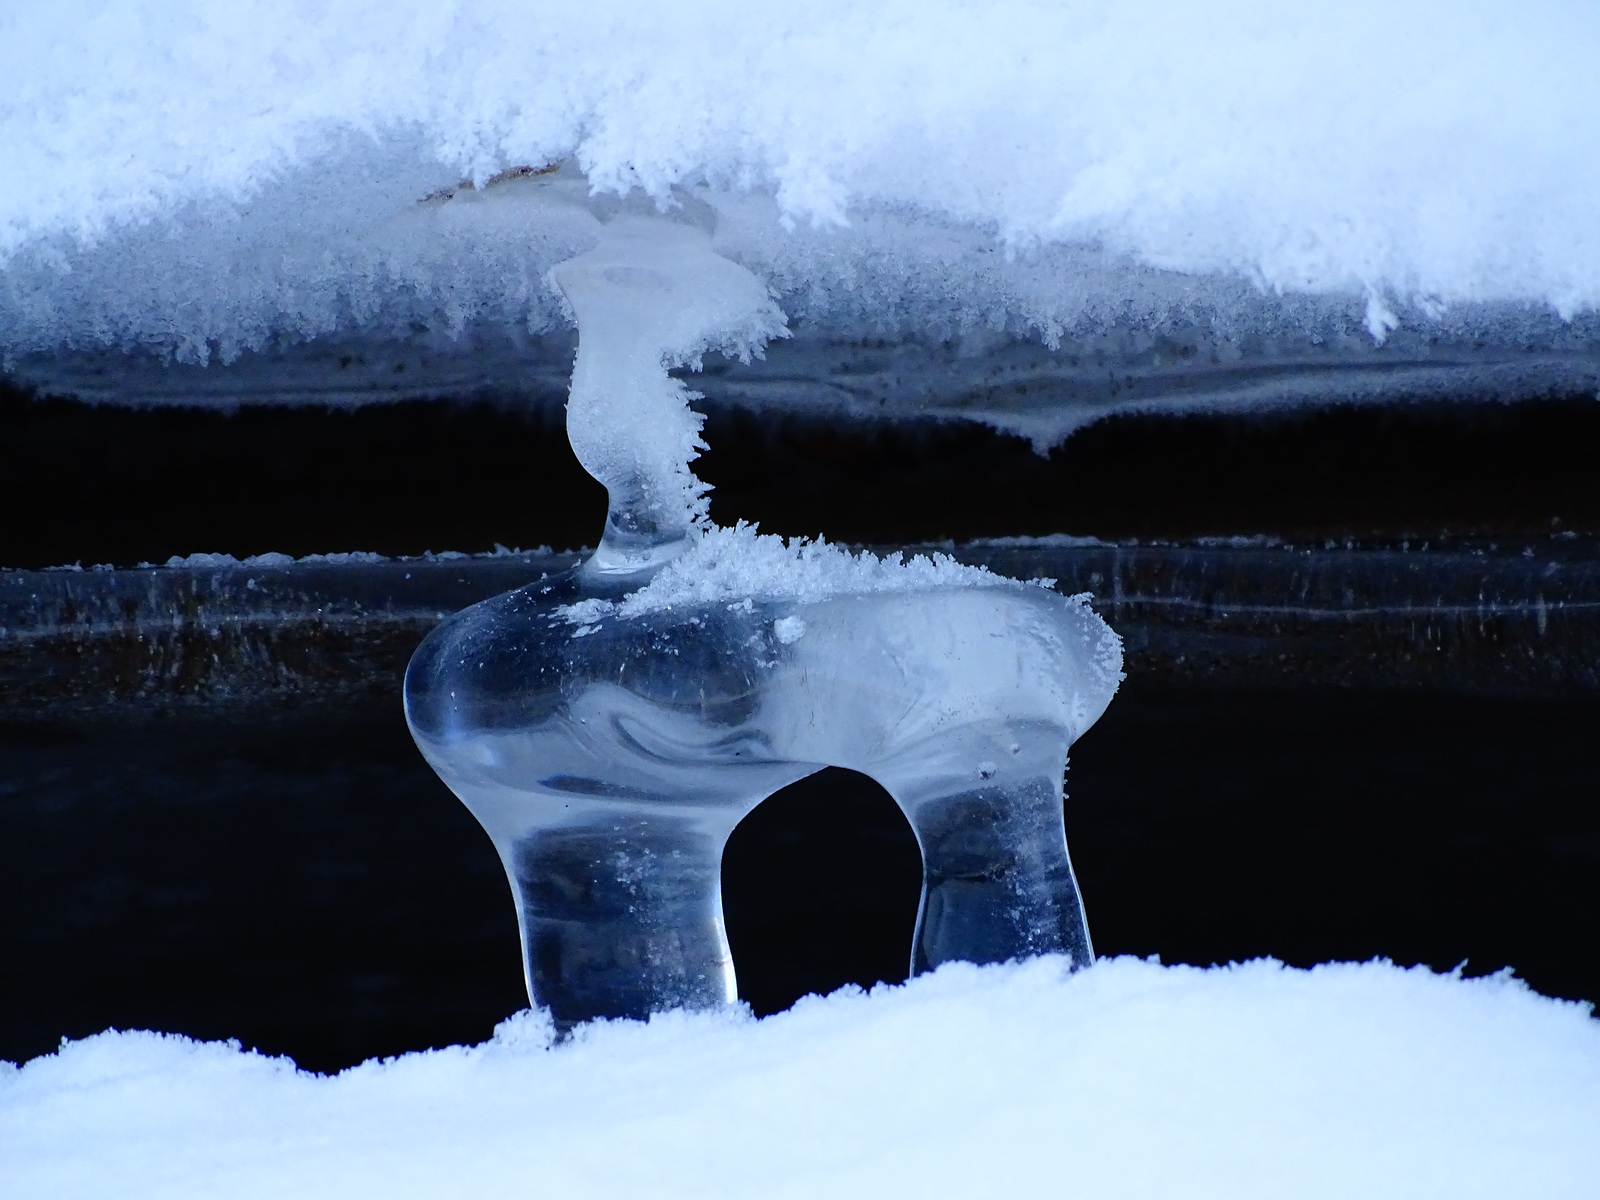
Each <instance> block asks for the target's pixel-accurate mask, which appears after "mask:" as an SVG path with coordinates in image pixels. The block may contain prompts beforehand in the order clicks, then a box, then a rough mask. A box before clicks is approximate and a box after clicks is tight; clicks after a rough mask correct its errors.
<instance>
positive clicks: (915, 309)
mask: <svg viewBox="0 0 1600 1200" xmlns="http://www.w3.org/2000/svg"><path fill="white" fill-rule="evenodd" d="M1597 56H1600V9H1596V8H1595V6H1593V5H1587V4H1580V3H1571V2H1568V3H1561V2H1558V0H1530V2H1529V3H1526V4H1520V5H1515V6H1509V5H1504V4H1491V3H1487V2H1478V3H1472V2H1467V3H1460V2H1453V3H1446V2H1445V0H1406V2H1401V3H1393V2H1383V0H1350V2H1349V3H1346V4H1341V5H1331V6H1330V5H1321V6H1305V5H1300V6H1297V5H1284V4H1282V3H1281V0H1218V2H1215V3H1210V4H1194V3H1186V2H1184V0H1119V2H1117V3H1107V2H1105V0H1075V2H1074V0H1048V2H1045V0H1031V2H1030V0H990V2H987V3H965V2H962V0H882V2H876V3H871V4H868V3H861V2H854V0H797V2H796V3H791V4H786V5H782V6H772V5H766V4H761V5H757V4H752V3H748V2H747V0H681V2H677V3H672V4H661V5H641V4H639V3H637V0H581V2H580V0H565V2H561V0H550V2H547V3H540V4H526V3H517V2H514V0H459V2H457V3H453V4H437V3H431V2H424V0H402V2H399V3H382V4H379V3H373V2H372V0H328V2H326V3H318V4H311V3H302V4H284V3H281V2H269V0H237V2H235V3H230V4H228V5H223V6H218V5H215V4H206V3H201V2H200V0H62V2H60V3H54V4H49V5H12V6H10V9H9V11H8V12H7V13H6V14H5V15H4V16H0V78H4V79H5V80H6V81H7V82H6V88H5V94H4V95H3V96H0V161H3V162H4V163H5V164H6V169H5V171H4V173H3V174H0V357H3V358H4V359H6V360H7V361H9V362H11V363H13V365H14V364H15V363H16V362H18V361H20V359H21V358H25V357H27V356H28V355H34V354H40V353H46V352H55V351H57V350H59V349H61V348H62V347H67V348H73V349H76V350H80V351H84V350H93V349H94V348H96V347H123V348H136V349H144V350H148V351H151V352H153V353H156V354H158V355H170V356H174V357H176V359H178V360H180V361H186V362H201V361H206V360H208V359H214V358H220V359H222V360H224V361H226V360H230V359H232V358H234V357H235V356H237V355H239V354H241V353H242V352H245V351H248V350H251V349H260V348H270V347H273V346H276V345H280V344H282V343H285V342H294V341H297V340H303V339H308V338H325V337H329V336H334V335H338V336H349V335H351V333H352V331H356V332H359V333H362V334H363V335H370V336H373V337H388V336H394V337H411V336H413V335H414V334H415V332H416V331H417V330H419V329H421V330H425V331H426V332H427V334H428V336H430V337H432V338H434V339H435V342H434V343H430V344H435V343H436V344H437V347H439V348H440V349H439V352H440V353H447V352H448V345H449V343H450V340H451V339H453V338H462V339H466V340H468V341H470V337H469V335H470V334H471V333H472V331H474V330H477V329H480V328H494V329H500V330H512V331H513V332H515V331H521V335H525V334H526V333H527V332H528V331H533V332H535V333H538V332H540V331H545V330H551V329H559V328H560V327H562V326H563V325H564V316H563V314H562V312H561V309H560V305H559V300H558V298H557V296H556V295H555V293H554V291H553V290H552V289H551V288H550V287H549V286H548V284H547V282H546V280H545V272H546V271H547V270H548V269H549V268H550V267H551V266H552V265H554V264H555V263H556V262H559V261H561V260H562V259H565V258H568V257H570V256H572V255H573V254H576V253H579V252H582V251H584V250H585V249H587V248H588V247H589V246H591V245H592V244H593V242H594V239H595V236H596V230H597V228H598V225H597V220H598V219H600V218H603V217H604V216H605V215H606V212H605V211H603V210H602V209H601V208H596V207H595V205H594V204H592V203H590V204H588V205H587V206H585V205H583V204H579V205H576V206H574V205H572V204H568V203H561V204H557V203H553V202H551V196H553V195H555V194H557V193H559V192H560V191H561V189H562V188H564V187H569V185H572V184H574V183H576V185H577V186H578V188H579V190H580V191H587V190H588V189H591V188H592V189H594V190H595V191H596V192H598V193H600V194H602V196H606V195H623V194H631V195H633V196H635V197H636V198H637V197H653V198H654V199H656V200H658V201H660V202H662V203H672V202H673V197H674V196H676V197H677V200H678V201H679V202H687V203H691V204H699V203H703V204H705V205H706V206H708V207H709V209H710V210H711V211H712V213H713V214H714V216H715V221H716V229H717V233H716V248H717V249H718V250H719V251H720V252H722V253H724V254H726V255H728V256H729V257H731V258H733V259H734V260H735V261H737V262H739V263H741V264H742V265H744V266H746V267H748V268H749V269H751V270H753V271H755V272H756V273H757V274H758V275H760V276H761V277H762V278H764V279H766V280H767V281H768V282H770V283H771V284H773V285H774V287H776V288H777V289H778V291H779V293H780V300H781V302H782V304H783V306H784V309H785V311H786V312H787V313H788V314H789V315H790V317H791V318H793V319H795V320H796V321H797V322H798V323H799V324H800V325H802V326H805V327H806V328H807V329H810V330H813V331H815V330H817V329H832V330H837V331H844V332H848V333H853V334H854V333H861V332H862V331H873V330H877V331H883V330H913V331H916V332H919V333H923V334H927V335H930V336H935V337H947V336H955V335H960V334H963V333H967V334H971V333H973V332H974V331H990V330H1001V331H1005V332H1007V333H1011V334H1025V335H1028V336H1034V337H1040V338H1043V339H1044V340H1045V341H1047V342H1050V343H1052V344H1054V343H1056V342H1058V341H1062V342H1066V343H1072V344H1073V345H1075V346H1079V347H1080V348H1084V353H1088V354H1091V355H1092V354H1093V353H1095V352H1096V346H1097V345H1098V346H1099V351H1100V352H1104V351H1106V350H1107V349H1108V347H1107V346H1106V345H1105V344H1101V343H1096V342H1094V340H1093V339H1094V337H1095V336H1098V332H1103V331H1105V330H1127V329H1135V330H1144V331H1151V332H1153V333H1154V334H1157V335H1165V334H1167V333H1171V332H1172V331H1173V330H1180V331H1181V330H1183V329H1189V328H1191V327H1193V326H1196V325H1198V327H1199V328H1201V329H1202V336H1200V338H1199V341H1200V343H1201V345H1202V348H1203V349H1204V348H1208V347H1209V348H1211V349H1215V348H1216V347H1218V346H1222V347H1227V346H1238V345H1240V344H1242V343H1241V339H1247V338H1249V337H1256V338H1266V339H1268V340H1272V339H1278V340H1279V341H1280V342H1281V341H1282V340H1283V339H1289V340H1290V341H1291V342H1293V344H1294V345H1295V346H1297V347H1301V348H1303V349H1306V350H1307V351H1308V352H1310V351H1313V350H1316V349H1317V348H1319V347H1320V348H1321V349H1322V350H1327V349H1329V348H1330V347H1332V348H1334V349H1337V348H1338V347H1339V346H1341V345H1344V344H1346V343H1348V344H1350V345H1352V346H1354V345H1357V344H1359V345H1360V346H1365V347H1367V348H1370V347H1371V346H1372V345H1374V344H1375V343H1376V342H1381V341H1388V340H1390V339H1392V338H1393V337H1394V336H1395V335H1396V334H1397V332H1399V333H1403V332H1405V331H1407V330H1413V331H1421V335H1422V341H1421V342H1420V343H1419V344H1421V345H1423V346H1424V347H1425V346H1427V345H1433V344H1435V343H1436V342H1437V340H1438V338H1440V337H1446V338H1447V339H1454V341H1453V342H1452V344H1459V345H1461V346H1469V347H1477V348H1480V349H1481V348H1482V347H1483V346H1484V345H1485V344H1489V345H1495V346H1501V347H1506V348H1512V349H1519V348H1520V349H1525V348H1526V347H1528V346H1535V347H1544V348H1546V349H1550V348H1554V349H1556V350H1561V351H1563V352H1579V351H1581V352H1582V353H1585V354H1590V353H1592V352H1593V350H1594V346H1595V343H1596V341H1597V340H1600V339H1597V337H1596V331H1597V329H1600V323H1597V322H1596V321H1595V320H1594V313H1595V311H1596V307H1597V303H1600V232H1597V230H1600V226H1597V224H1596V221H1595V215H1596V200H1595V197H1596V196H1597V195H1600V76H1597V75H1596V73H1595V72H1594V70H1593V64H1594V62H1595V61H1596V58H1597ZM552 163H566V164H568V165H567V167H566V168H564V169H563V171H561V172H559V173H557V174H556V176H550V175H542V174H538V173H537V172H538V171H540V170H542V169H543V168H544V167H545V166H546V164H552ZM580 172H581V174H580ZM463 181H465V182H463ZM1569 320H1576V321H1577V322H1578V325H1577V326H1576V327H1573V326H1568V325H1564V324H1563V322H1566V321H1569ZM1097 331H1098V332H1097ZM521 335H519V336H521ZM1183 336H1188V335H1183ZM1075 338H1076V339H1079V340H1078V341H1076V342H1074V341H1073V339H1075ZM1085 338H1087V339H1089V340H1088V341H1084V340H1083V339H1085ZM1180 340H1182V338H1180ZM1110 349H1112V350H1117V348H1116V347H1114V346H1113V347H1110ZM1145 349H1148V347H1145ZM1123 351H1126V352H1127V353H1135V352H1139V347H1133V348H1132V349H1131V350H1129V349H1127V348H1126V347H1124V348H1122V350H1117V352H1118V353H1122V352H1123ZM1585 377H1586V378H1587V376H1585Z"/></svg>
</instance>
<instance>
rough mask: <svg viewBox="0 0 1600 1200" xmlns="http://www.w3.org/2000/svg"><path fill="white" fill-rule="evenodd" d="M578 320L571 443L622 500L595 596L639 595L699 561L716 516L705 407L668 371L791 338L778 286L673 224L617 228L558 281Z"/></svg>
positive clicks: (599, 561) (659, 221)
mask: <svg viewBox="0 0 1600 1200" xmlns="http://www.w3.org/2000/svg"><path fill="white" fill-rule="evenodd" d="M551 273H552V275H553V276H554V278H555V281H556V283H557V285H558V286H559V287H560V288H561V291H562V294H563V295H565V296H566V298H567V301H568V303H569V304H570V305H571V306H572V311H573V315H574V316H575V317H576V318H577V322H578V356H577V360H576V361H575V362H574V363H573V367H572V388H571V391H570V392H569V393H568V397H567V440H568V441H569V442H570V443H571V444H572V449H573V453H574V454H576V455H577V457H578V461H579V462H580V463H582V464H583V467H584V469H585V470H586V471H588V472H589V474H590V475H592V476H594V477H595V478H596V479H598V480H599V481H600V482H601V483H603V484H605V486H606V491H607V492H608V493H609V494H610V498H611V500H610V511H609V512H608V513H607V515H606V525H605V533H604V536H603V537H602V538H601V540H600V548H599V549H598V550H596V551H595V553H594V556H593V557H592V558H591V559H590V560H589V561H588V562H587V563H586V564H585V566H584V575H585V577H586V579H587V580H588V582H589V583H590V585H591V586H593V587H596V588H600V589H604V590H611V589H618V590H630V589H631V588H634V587H638V586H641V585H642V584H644V583H646V582H647V581H648V580H649V579H650V577H651V576H652V575H654V574H655V572H656V571H658V570H659V569H660V568H661V567H662V566H663V565H664V564H666V563H668V562H670V561H671V560H672V559H674V558H676V557H677V556H678V555H679V554H680V553H682V552H683V551H684V549H686V548H687V547H688V545H689V543H690V540H691V539H692V538H693V537H694V534H695V530H696V529H698V528H699V527H701V525H702V524H703V523H704V521H705V520H706V517H707V511H706V499H705V494H706V491H707V488H706V485H705V484H703V483H701V482H700V480H698V479H696V478H695V476H694V472H693V471H692V470H690V463H691V462H692V461H693V460H694V458H695V456H696V455H697V454H699V453H700V451H701V450H702V449H704V448H705V447H704V443H702V442H701V440H700V424H701V418H700V417H699V415H698V414H696V413H695V412H693V411H692V410H691V409H690V407H689V401H690V400H692V399H694V398H695V394H694V393H692V392H690V391H689V390H688V388H687V387H685V386H684V384H683V383H682V382H681V381H680V380H678V379H676V378H674V377H673V376H671V375H670V374H669V373H668V371H669V369H670V368H672V367H674V366H680V365H689V366H692V367H695V368H698V366H699V361H700V355H701V353H702V352H704V351H705V350H706V349H708V348H717V349H721V350H722V351H723V352H725V353H729V352H731V353H734V354H737V355H740V356H741V357H748V356H749V355H750V354H751V353H753V352H755V351H756V350H759V348H760V347H761V345H762V344H763V343H764V342H765V341H766V339H767V338H769V337H774V336H780V335H785V334H786V330H785V328H784V321H783V313H782V312H781V311H780V310H779V309H778V307H777V306H776V305H775V304H774V303H773V301H772V297H771V296H770V295H769V294H768V292H767V288H766V285H765V284H764V283H762V282H761V281H760V280H759V279H757V278H756V277H755V276H754V275H752V274H750V272H749V271H747V270H745V269H744V268H743V267H741V266H739V265H737V264H736V263H733V262H731V261H729V260H728V259H726V258H724V257H722V256H721V255H720V254H718V253H716V251H714V250H713V249H712V248H711V239H710V237H709V236H708V235H707V233H706V232H705V231H704V230H702V229H700V228H697V227H690V226H686V225H681V224H678V223H676V222H674V221H670V220H666V219H664V218H661V217H653V218H641V217H628V218H621V219H618V220H616V221H613V222H612V223H611V224H609V225H606V226H604V227H603V228H602V229H601V231H600V237H599V240H598V242H597V243H596V245H595V247H594V248H593V249H592V250H589V251H586V252H585V253H583V254H580V255H578V256H577V257H575V258H569V259H568V260H567V261H566V262H563V263H560V264H558V265H557V266H556V267H555V269H554V270H553V271H552V272H551Z"/></svg>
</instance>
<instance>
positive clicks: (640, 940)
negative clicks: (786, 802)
mask: <svg viewBox="0 0 1600 1200" xmlns="http://www.w3.org/2000/svg"><path fill="white" fill-rule="evenodd" d="M591 591H592V585H591V584H590V583H589V582H588V577H586V576H585V574H584V572H583V570H582V569H581V568H580V569H579V570H576V571H573V572H570V573H567V574H564V575H562V576H559V577H554V578H550V579H546V580H544V581H542V582H540V583H538V584H534V585H531V586H529V587H525V588H523V589H521V590H519V591H515V592H511V593H508V594H507V595H504V596H500V597H497V598H495V599H492V600H488V601H485V602H484V603H482V604H478V605H475V606H474V607H472V608H469V609H466V610H465V611H463V612H461V613H459V614H457V615H456V616H455V617H454V618H452V619H451V620H450V621H448V622H446V623H445V624H444V625H443V626H441V627H440V628H439V629H438V630H436V631H435V632H434V633H433V634H432V635H431V636H430V637H429V638H428V639H427V641H426V642H424V644H423V645H422V647H421V648H420V649H419V650H418V652H417V654H416V657H415V658H414V659H413V661H412V663H411V666H410V669H409V671H408V672H407V676H406V712H407V717H408V719H409V721H410V723H411V728H412V731H413V733H414V735H415V737H416V739H417V744H418V745H419V746H420V747H421V749H422V752H423V754H424V755H425V756H426V757H427V759H428V761H429V763H431V764H432V766H433V767H434V769H435V770H436V771H437V772H438V773H439V775H440V776H441V778H443V779H444V781H445V782H446V783H447V784H448V785H449V786H450V788H451V789H452V790H453V791H454V792H455V793H456V795H457V796H459V797H460V798H461V799H462V800H463V801H464V802H465V803H466V805H467V806H468V808H470V809H471V810H472V812H473V813H474V814H475V815H476V816H477V818H478V819H479V821H481V822H482V823H483V825H484V828H485V829H486V830H487V831H488V832H489V834H490V836H491V837H492V838H493V840H494V843H495V845H496V847H497V848H498V850H499V852H500V855H501V858H502V860H503V861H504V863H505V867H506V872H507V874H508V876H509V877H510V880H511V884H512V888H513V890H514V893H515V897H516V901H517V906H518V912H519V916H520V921H521V930H522V938H523V947H524V951H525V956H526V957H525V961H526V970H527V982H528V991H529V995H530V996H531V997H532V999H533V1001H534V1002H535V1003H536V1004H540V1005H545V1006H548V1008H549V1009H550V1010H551V1013H552V1015H553V1016H554V1017H555V1019H556V1021H557V1022H558V1023H559V1024H561V1025H570V1024H572V1023H575V1022H579V1021H583V1020H587V1019H590V1018H594V1017H642V1016H645V1015H646V1014H648V1013H651V1012H655V1011H659V1010H662V1009H666V1008H673V1007H708V1006H715V1005H721V1004H727V1003H731V1002H732V1001H734V999H735V996H736V991H735V984H734V974H733V964H732V960H731V956H730V954H729V950H728V942H727V938H726V936H725V934H724V932H723V925H722V911H721V898H720V893H719V888H720V882H719V881H720V876H721V858H722V850H723V846H724V844H725V843H726V841H727V839H728V836H729V834H731V833H732V831H733V828H734V826H735V825H737V824H738V823H739V821H740V820H741V819H742V818H743V817H744V816H745V814H747V813H748V812H750V810H751V809H753V808H754V807H755V806H756V805H757V804H759V803H760V802H761V801H762V800H763V799H765V798H766V797H767V796H769V795H771V794H772V793H773V792H775V791H777V790H778V789H779V788H782V787H784V786H786V785H787V784H789V783H792V782H794V781H795V780H798V779H801V778H803V777H804V776H806V775H809V774H811V773H812V772H813V771H817V770H820V769H821V768H823V767H826V766H839V767H848V768H850V769H852V770H856V771H860V772H862V773H864V774H866V775H868V776H871V777H872V778H873V779H875V780H877V781H878V782H879V783H880V784H882V785H883V787H884V788H885V789H886V790H887V791H888V792H889V794H890V795H891V796H893V797H894V799H895V800H896V801H897V802H898V803H899V804H900V806H901V808H902V809H903V810H904V812H905V814H906V816H907V817H908V819H909V820H910V822H911V825H912V828H913V829H914V830H915V832H916V836H917V840H918V843H919V845H920V847H921V850H922V856H923V864H924V876H923V892H922V903H921V907H920V910H919V913H918V918H917V928H916V933H915V937H914V941H913V950H912V963H911V969H912V970H913V971H914V972H917V971H925V970H929V969H931V968H933V967H935V966H937V965H939V964H940V963H942V962H946V961H948V960H951V959H964V960H968V961H972V962H980V963H982V962H997V961H1003V960H1007V959H1012V958H1019V957H1025V956H1029V955H1035V954H1043V953H1051V952H1057V953H1063V954H1067V955H1070V956H1071V958H1072V961H1073V962H1074V963H1077V964H1080V965H1081V964H1086V963H1088V962H1089V961H1090V960H1091V956H1092V952H1091V949H1090V942H1089V933H1088V928H1087V926H1086V925H1085V922H1084V916H1083V908H1082V904H1081V902H1080V900H1079V896H1078V888H1077V884H1076V882H1075V880H1074V878H1073V873H1072V865H1071V862H1070V860H1069V858H1068V854H1067V844H1066V838H1065V834H1064V830H1063V824H1062V788H1061V784H1062V773H1063V770H1064V768H1065V766H1066V759H1067V750H1068V747H1070V746H1071V744H1072V742H1073V740H1074V739H1075V738H1076V737H1077V736H1078V735H1079V734H1080V733H1082V732H1083V730H1084V729H1085V728H1087V727H1088V725H1089V724H1091V723H1092V722H1093V721H1094V720H1095V718H1096V717H1098V716H1099V715H1100V713H1101V711H1103V709H1104V708H1105V706H1106V704H1107V703H1108V702H1109V700H1110V698H1111V695H1112V693H1113V691H1114V690H1115V688H1116V683H1117V680H1118V678H1119V672H1118V668H1119V666H1120V655H1119V653H1118V647H1117V643H1116V639H1115V636H1114V635H1113V634H1111V632H1110V631H1109V629H1107V628H1106V626H1105V625H1104V624H1103V623H1102V622H1101V621H1100V620H1099V618H1098V617H1096V616H1095V615H1094V614H1093V613H1092V612H1091V611H1090V610H1089V609H1088V607H1087V606H1086V605H1085V604H1084V603H1083V602H1082V601H1081V600H1077V599H1069V598H1067V597H1063V596H1060V595H1058V594H1056V593H1054V592H1051V591H1048V590H1046V589H1044V588H1040V587H1030V586H1022V585H1015V584H1010V583H1009V582H1007V581H1003V580H1000V579H998V578H996V579H995V580H994V583H993V584H992V585H989V586H985V585H982V584H979V585H977V586H973V585H970V584H969V585H966V586H953V587H949V588H946V589H938V590H915V591H906V592H901V593H895V592H878V593H872V594H861V595H850V594H841V595H833V596H827V597H824V598H821V599H817V600H797V599H793V598H788V599H784V598H776V599H774V598H768V599H759V598H750V597H747V598H744V599H741V600H727V599H718V600H714V601H709V602H701V603H689V604H673V605H672V606H670V607H661V608H657V609H653V610H646V611H640V612H637V613H634V614H633V615H629V613H628V611H627V606H626V605H621V606H619V605H616V604H614V603H610V602H607V601H605V600H603V599H602V600H598V601H597V600H596V599H595V598H594V597H593V596H592V595H591V594H590V593H591ZM585 602H587V603H585ZM591 618H592V619H591ZM817 883H818V886H819V887H825V886H826V885H827V881H826V880H818V881H817Z"/></svg>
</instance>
